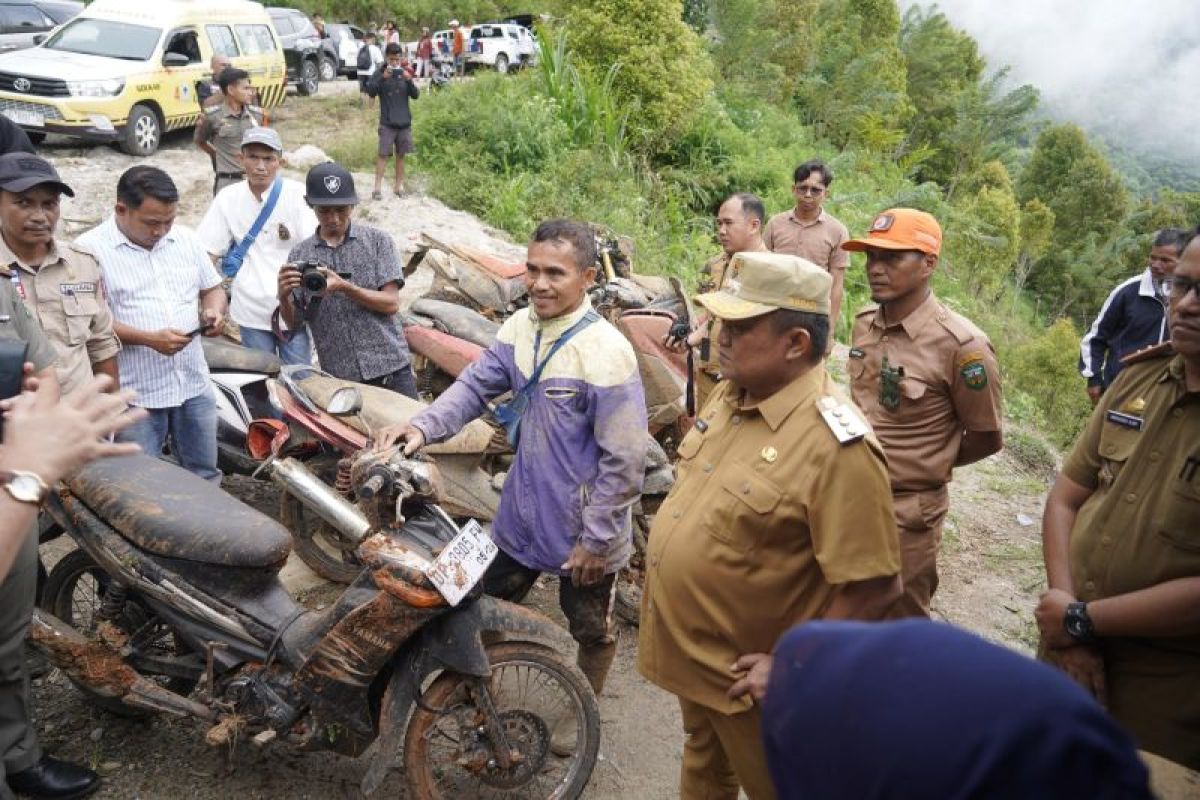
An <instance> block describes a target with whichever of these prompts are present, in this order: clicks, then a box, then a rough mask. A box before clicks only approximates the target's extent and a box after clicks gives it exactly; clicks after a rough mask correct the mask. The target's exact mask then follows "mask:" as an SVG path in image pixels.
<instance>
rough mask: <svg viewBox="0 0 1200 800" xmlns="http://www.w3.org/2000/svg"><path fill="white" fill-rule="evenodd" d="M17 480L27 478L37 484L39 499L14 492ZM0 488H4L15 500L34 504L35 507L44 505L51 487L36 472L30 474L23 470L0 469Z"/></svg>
mask: <svg viewBox="0 0 1200 800" xmlns="http://www.w3.org/2000/svg"><path fill="white" fill-rule="evenodd" d="M17 478H27V479H31V480H33V481H34V482H36V483H37V487H38V494H37V497H36V498H27V497H21V496H19V495H18V494H17V493H16V492H14V491H13V488H12V484H13V481H15V480H16V479H17ZM0 486H3V487H4V489H5V490H6V491H7V492H8V494H9V496H10V497H12V498H13V499H14V500H16V501H18V502H21V503H34V504H35V505H40V504H41V503H42V501H43V500H45V499H46V495H48V494H49V493H50V486H49V485H47V483H46V482H45V481H44V480H42V476H41V475H38V474H37V473H36V472H29V471H27V470H21V469H14V470H3V469H0Z"/></svg>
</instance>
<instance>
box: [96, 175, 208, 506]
mask: <svg viewBox="0 0 1200 800" xmlns="http://www.w3.org/2000/svg"><path fill="white" fill-rule="evenodd" d="M178 205H179V190H178V189H177V188H176V187H175V183H174V182H173V181H172V180H171V177H170V176H169V175H167V173H165V172H163V171H162V170H161V169H158V168H157V167H147V166H137V167H133V168H131V169H129V170H126V172H125V174H124V175H122V176H121V178H120V180H119V181H117V204H116V208H115V211H114V213H113V215H112V216H110V217H109V218H108V219H106V220H105V221H104V222H102V223H101V224H100V225H99V226H97V227H96V228H93V229H92V230H90V231H88V232H87V233H85V234H84V235H83V236H81V237H80V238H79V241H78V242H77V244H78V245H79V246H80V247H81V248H83V249H85V250H87V251H88V252H90V253H91V254H92V255H93V256H94V257H95V258H96V260H97V261H99V262H100V269H101V271H102V272H103V274H104V288H105V290H106V291H107V293H108V301H109V304H110V305H111V307H112V313H113V317H114V318H115V323H114V326H113V327H114V329H115V330H116V333H117V336H118V337H119V338H120V339H121V343H122V344H123V345H124V347H123V348H122V350H121V354H120V356H119V358H120V362H119V365H120V369H121V378H122V380H121V383H122V386H123V387H125V388H129V389H133V390H135V391H136V392H137V404H138V405H139V406H141V407H143V408H145V409H146V410H147V411H148V412H149V413H148V414H147V416H146V417H145V418H144V419H142V420H141V421H139V422H137V423H135V424H134V425H132V426H131V427H129V428H128V429H126V430H125V431H124V432H122V434H121V436H122V437H123V438H124V439H125V440H126V441H134V442H137V443H138V444H140V445H141V446H142V449H143V450H144V451H145V452H147V453H161V452H162V447H163V444H164V442H165V441H166V440H167V437H168V436H169V437H170V439H171V449H172V452H173V453H174V454H175V456H176V457H177V458H178V459H179V463H180V464H181V465H182V466H183V467H185V468H186V469H188V470H190V471H192V472H194V473H195V474H197V475H199V476H200V477H202V478H207V479H209V480H212V481H217V482H219V481H220V480H221V472H220V470H218V469H217V414H216V404H215V401H214V399H213V396H212V390H211V389H210V388H209V383H208V365H207V364H206V363H205V361H204V351H203V350H202V348H201V347H200V342H199V340H198V339H197V338H196V337H197V334H201V333H202V334H204V335H206V336H216V335H217V334H218V333H220V331H221V323H222V322H223V321H224V319H225V306H226V300H225V291H224V289H222V288H221V278H220V276H219V275H217V272H216V270H215V269H213V266H212V262H211V261H210V260H209V257H208V252H207V251H206V250H205V249H204V245H203V244H201V242H200V240H199V239H198V238H197V237H196V235H195V234H194V233H193V232H192V231H190V230H187V229H185V228H179V227H173V226H174V222H175V213H176V210H177V208H178Z"/></svg>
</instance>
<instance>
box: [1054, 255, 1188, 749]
mask: <svg viewBox="0 0 1200 800" xmlns="http://www.w3.org/2000/svg"><path fill="white" fill-rule="evenodd" d="M1162 289H1163V293H1164V294H1165V295H1166V297H1167V298H1168V302H1169V303H1170V307H1169V311H1168V314H1167V325H1168V331H1169V333H1170V341H1169V342H1164V343H1163V344H1161V345H1157V346H1155V347H1153V348H1150V349H1148V350H1144V351H1141V352H1139V353H1136V354H1134V355H1131V356H1127V357H1126V359H1125V366H1124V368H1123V369H1122V370H1121V372H1120V374H1119V375H1117V379H1116V380H1115V381H1114V382H1113V383H1112V385H1110V386H1109V387H1108V389H1107V390H1106V391H1105V392H1104V394H1103V395H1102V396H1101V397H1100V400H1099V402H1098V403H1097V405H1096V408H1095V410H1094V411H1093V412H1092V416H1091V419H1089V420H1088V423H1087V427H1086V428H1084V430H1083V433H1082V434H1080V436H1079V439H1078V440H1077V441H1076V442H1075V446H1074V448H1073V449H1072V450H1071V453H1070V455H1068V456H1067V458H1066V460H1064V461H1063V466H1062V471H1061V472H1060V473H1059V475H1058V478H1057V479H1056V480H1055V481H1054V486H1053V487H1052V488H1051V489H1050V495H1049V497H1047V499H1046V511H1045V514H1044V515H1043V517H1042V549H1043V553H1044V557H1045V560H1046V578H1047V583H1048V585H1049V587H1050V588H1049V590H1048V591H1047V592H1046V593H1045V594H1043V595H1042V598H1041V601H1040V602H1039V604H1038V607H1037V611H1036V617H1037V622H1038V628H1039V630H1040V632H1041V635H1042V643H1043V645H1044V648H1045V655H1046V658H1047V659H1048V660H1049V661H1050V662H1051V663H1053V664H1056V665H1058V666H1060V667H1061V668H1062V669H1064V670H1065V671H1066V672H1067V674H1068V675H1070V676H1071V677H1072V678H1074V679H1075V680H1076V681H1078V682H1079V683H1081V684H1082V685H1083V686H1084V688H1085V689H1087V690H1088V691H1090V692H1091V693H1092V694H1094V695H1096V696H1097V698H1099V699H1100V701H1101V702H1102V703H1103V704H1104V705H1105V706H1106V707H1107V708H1108V710H1109V712H1111V713H1112V715H1113V716H1114V717H1116V719H1117V721H1118V722H1120V723H1121V724H1122V725H1124V726H1125V727H1126V728H1128V729H1129V731H1130V732H1131V733H1133V736H1134V738H1135V739H1136V740H1137V742H1138V745H1139V746H1140V747H1141V748H1142V749H1143V750H1148V751H1150V752H1151V753H1155V754H1157V755H1160V756H1163V757H1164V758H1168V759H1170V760H1172V761H1176V762H1178V763H1180V764H1183V765H1184V766H1186V767H1189V768H1191V769H1194V770H1195V769H1200V236H1196V237H1195V238H1193V239H1192V240H1191V243H1190V244H1188V245H1187V246H1186V247H1185V248H1184V250H1183V254H1182V256H1181V257H1180V259H1179V263H1178V264H1176V265H1175V269H1174V274H1172V275H1171V276H1170V277H1168V278H1165V279H1164V280H1163V284H1162Z"/></svg>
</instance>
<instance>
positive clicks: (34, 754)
mask: <svg viewBox="0 0 1200 800" xmlns="http://www.w3.org/2000/svg"><path fill="white" fill-rule="evenodd" d="M37 539H38V537H37V525H36V524H35V525H34V526H33V527H32V528H31V529H30V530H29V531H28V532H27V533H26V535H25V542H24V544H22V545H21V549H20V551H18V553H17V557H16V560H15V561H13V565H12V569H10V570H9V572H8V576H7V577H6V578H5V579H4V581H3V582H2V583H0V798H6V797H11V796H12V795H10V794H7V792H8V786H7V784H6V783H5V780H4V776H5V775H12V774H13V773H15V772H22V771H24V770H26V769H29V768H30V767H32V766H34V765H35V764H37V762H38V761H40V760H41V758H42V749H41V747H40V746H39V745H38V741H37V732H36V731H35V730H34V727H33V723H32V722H31V721H30V697H29V668H28V667H27V666H26V664H25V633H26V631H28V630H29V620H30V619H31V618H32V617H33V601H34V597H35V595H36V594H37V563H38V562H37V552H38V551H37V545H38V540H37Z"/></svg>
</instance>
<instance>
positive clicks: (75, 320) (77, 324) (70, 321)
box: [63, 294, 100, 344]
mask: <svg viewBox="0 0 1200 800" xmlns="http://www.w3.org/2000/svg"><path fill="white" fill-rule="evenodd" d="M99 313H100V303H99V302H98V301H97V300H96V297H95V295H81V294H71V295H64V296H63V315H64V316H65V317H66V319H67V340H68V341H69V342H70V343H71V344H83V343H84V342H86V341H87V340H88V336H90V335H91V330H92V318H93V317H95V316H96V315H97V314H99Z"/></svg>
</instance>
